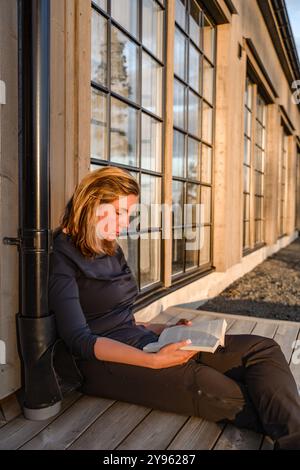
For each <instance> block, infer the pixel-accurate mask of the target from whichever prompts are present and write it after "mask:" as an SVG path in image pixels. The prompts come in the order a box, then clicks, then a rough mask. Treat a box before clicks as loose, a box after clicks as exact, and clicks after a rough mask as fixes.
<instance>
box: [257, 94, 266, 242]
mask: <svg viewBox="0 0 300 470" xmlns="http://www.w3.org/2000/svg"><path fill="white" fill-rule="evenodd" d="M255 124H256V132H255V158H254V198H255V202H254V220H255V239H254V243H255V245H258V244H260V243H263V242H264V172H265V140H266V104H265V102H264V100H263V98H262V97H261V96H260V94H259V93H258V94H257V102H256V123H255Z"/></svg>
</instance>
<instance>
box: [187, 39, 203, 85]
mask: <svg viewBox="0 0 300 470" xmlns="http://www.w3.org/2000/svg"><path fill="white" fill-rule="evenodd" d="M189 51H190V52H189V83H190V86H191V87H193V88H194V90H195V91H197V92H198V93H200V92H201V83H200V69H201V56H200V54H199V52H198V51H197V49H196V48H195V47H194V46H193V45H192V44H190V47H189Z"/></svg>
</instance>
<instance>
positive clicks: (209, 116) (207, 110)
mask: <svg viewBox="0 0 300 470" xmlns="http://www.w3.org/2000/svg"><path fill="white" fill-rule="evenodd" d="M212 135H213V110H212V108H211V107H210V106H209V105H208V104H207V103H205V101H203V116H202V140H204V141H205V142H207V143H208V144H211V143H212Z"/></svg>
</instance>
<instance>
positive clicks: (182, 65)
mask: <svg viewBox="0 0 300 470" xmlns="http://www.w3.org/2000/svg"><path fill="white" fill-rule="evenodd" d="M174 73H175V74H176V75H178V77H179V78H181V79H182V80H186V39H185V36H184V35H183V34H182V33H181V32H180V31H179V29H178V28H175V42H174Z"/></svg>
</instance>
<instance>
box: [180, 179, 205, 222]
mask: <svg viewBox="0 0 300 470" xmlns="http://www.w3.org/2000/svg"><path fill="white" fill-rule="evenodd" d="M186 201H187V204H191V206H190V207H189V206H186V209H185V220H184V223H185V224H187V225H191V224H193V225H194V224H200V222H201V221H200V215H201V214H200V185H199V184H191V183H188V185H187V195H186Z"/></svg>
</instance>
